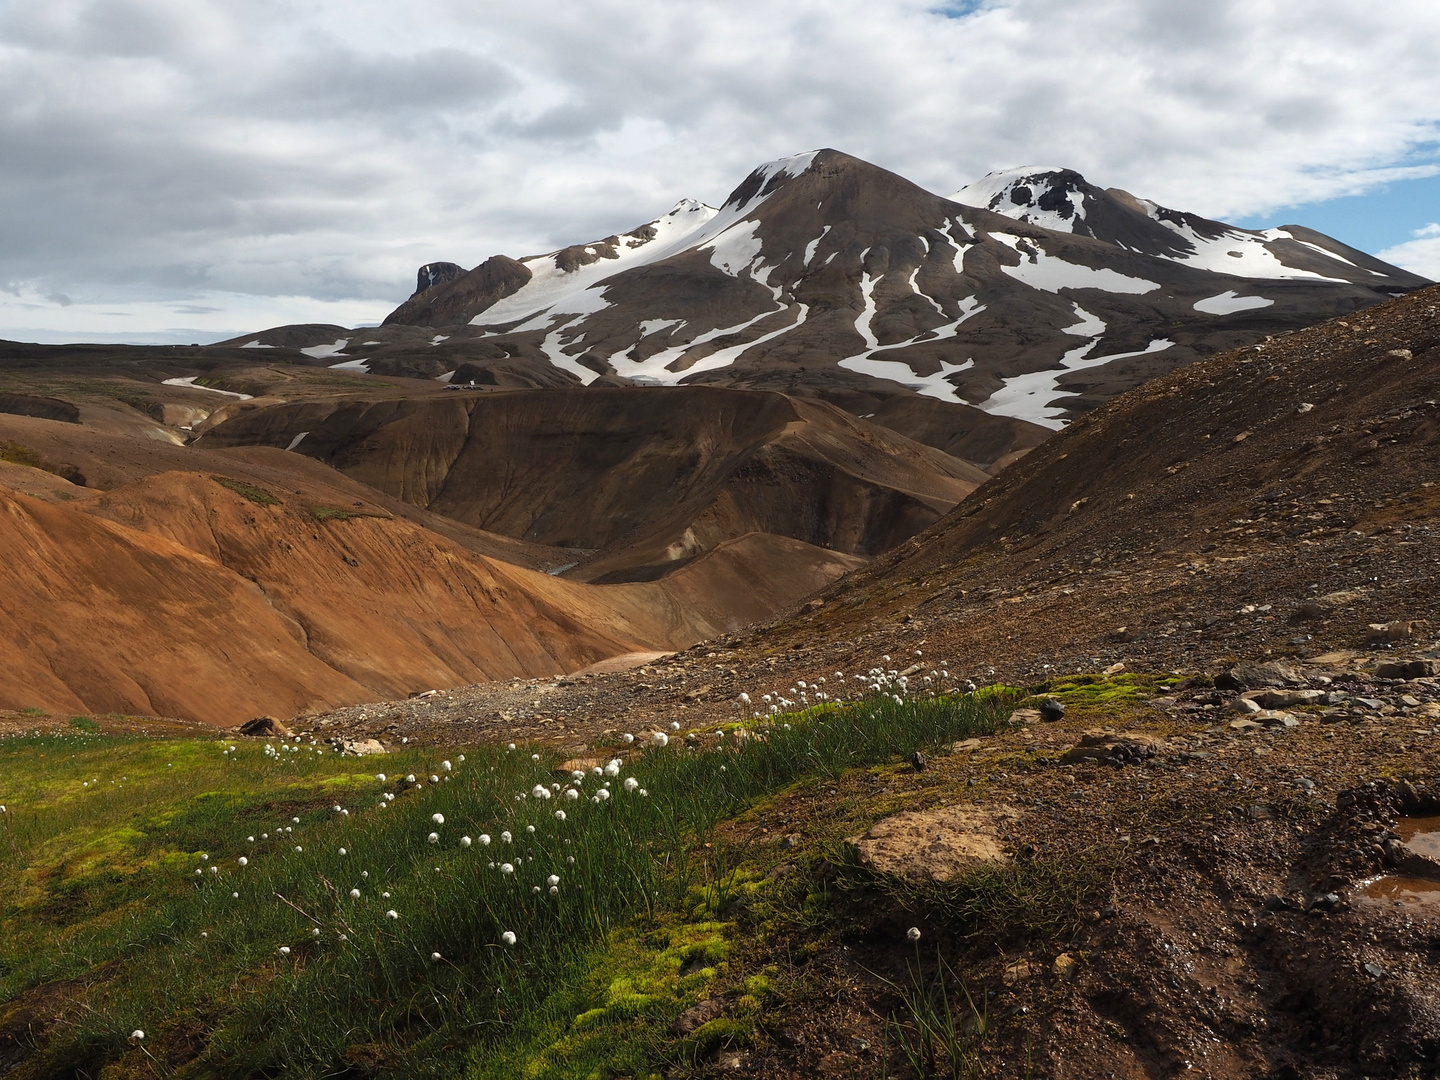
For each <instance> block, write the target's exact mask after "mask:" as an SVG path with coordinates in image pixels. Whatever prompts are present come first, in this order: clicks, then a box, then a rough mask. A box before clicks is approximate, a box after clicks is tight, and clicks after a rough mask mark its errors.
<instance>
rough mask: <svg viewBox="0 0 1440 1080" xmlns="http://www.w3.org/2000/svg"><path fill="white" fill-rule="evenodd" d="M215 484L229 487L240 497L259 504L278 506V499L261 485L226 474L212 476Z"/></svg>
mask: <svg viewBox="0 0 1440 1080" xmlns="http://www.w3.org/2000/svg"><path fill="white" fill-rule="evenodd" d="M211 479H212V480H214V481H215V482H216V483H217V484H219V485H220V486H221V487H223V488H229V489H230V490H231V491H233V492H234V493H235V494H236V495H239V496H240V497H241V498H244V499H249V500H250V501H251V502H253V503H255V504H257V505H259V506H279V505H280V500H279V499H278V498H276V497H275V496H274V495H272V494H271V493H270V492H268V491H266V490H265V489H264V488H262V487H256V486H255V485H254V484H247V483H245V481H243V480H232V479H231V478H230V477H228V476H212V477H211Z"/></svg>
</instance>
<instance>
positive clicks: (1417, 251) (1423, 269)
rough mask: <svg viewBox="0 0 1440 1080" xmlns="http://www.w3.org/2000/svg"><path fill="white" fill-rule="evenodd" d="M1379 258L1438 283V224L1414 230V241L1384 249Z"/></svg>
mask: <svg viewBox="0 0 1440 1080" xmlns="http://www.w3.org/2000/svg"><path fill="white" fill-rule="evenodd" d="M1380 258H1382V259H1384V260H1385V261H1386V262H1390V263H1394V264H1395V265H1396V266H1403V267H1404V268H1405V269H1406V270H1409V271H1412V272H1413V273H1416V274H1419V275H1420V276H1421V277H1427V278H1429V279H1430V280H1431V281H1440V223H1437V222H1433V221H1432V222H1431V223H1430V224H1429V225H1426V226H1423V227H1422V228H1419V229H1416V230H1415V239H1414V240H1410V241H1407V242H1406V243H1403V244H1396V245H1395V246H1394V247H1391V248H1386V249H1385V250H1384V251H1382V252H1380Z"/></svg>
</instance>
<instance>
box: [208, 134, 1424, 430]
mask: <svg viewBox="0 0 1440 1080" xmlns="http://www.w3.org/2000/svg"><path fill="white" fill-rule="evenodd" d="M428 280H430V279H429V277H428V276H425V275H422V284H423V283H424V282H425V281H428ZM1420 284H1423V281H1422V279H1420V278H1417V277H1416V276H1415V275H1413V274H1409V273H1406V272H1405V271H1403V270H1399V269H1397V268H1395V267H1393V266H1388V265H1386V264H1384V263H1382V262H1379V261H1378V260H1376V259H1374V258H1371V257H1370V256H1367V255H1364V254H1363V253H1361V252H1358V251H1355V250H1353V249H1351V248H1348V247H1346V246H1344V245H1342V244H1339V243H1337V242H1336V241H1334V240H1331V239H1329V238H1327V237H1324V236H1321V235H1320V234H1318V233H1313V232H1310V231H1309V230H1304V229H1300V228H1298V227H1288V226H1287V227H1286V228H1284V229H1273V230H1270V231H1269V232H1266V233H1256V232H1248V231H1245V230H1240V229H1236V228H1233V227H1231V226H1228V225H1224V224H1222V223H1219V222H1214V221H1208V220H1206V219H1204V218H1200V217H1197V216H1195V215H1192V214H1186V213H1181V212H1177V211H1172V210H1168V209H1166V208H1163V207H1160V206H1157V205H1156V204H1154V203H1150V202H1146V201H1144V200H1140V199H1137V198H1135V197H1133V196H1131V195H1129V194H1127V193H1125V192H1122V191H1118V190H1110V191H1103V190H1101V189H1099V188H1096V187H1094V186H1093V185H1090V184H1088V183H1087V182H1086V181H1085V180H1084V179H1083V178H1082V177H1080V176H1079V175H1078V174H1076V173H1074V172H1070V171H1067V170H1034V169H1031V170H1017V171H1015V172H1011V173H1003V174H996V175H993V176H990V177H987V178H986V179H985V180H983V181H981V182H979V183H978V184H976V185H972V187H970V188H966V189H964V190H963V191H961V192H960V193H958V194H957V195H956V196H955V197H954V198H953V199H945V198H941V197H940V196H937V195H933V194H931V193H929V192H927V191H924V190H922V189H921V188H919V187H917V186H915V185H914V184H912V183H910V182H909V181H908V180H905V179H904V178H903V177H900V176H897V175H895V174H894V173H890V172H886V171H885V170H883V169H879V168H876V167H875V166H872V165H869V164H867V163H865V162H863V161H860V160H858V159H856V158H853V157H849V156H848V155H845V154H842V153H839V152H837V151H834V150H821V151H817V152H814V153H809V154H801V155H797V156H795V157H792V158H786V159H782V160H780V161H776V162H771V163H770V164H768V165H764V166H762V167H760V168H759V169H756V170H755V171H754V172H752V173H751V174H750V175H749V176H748V177H747V178H746V179H745V181H744V182H743V183H742V184H741V185H740V186H739V187H738V188H736V190H735V191H734V192H733V193H732V194H731V195H730V197H729V198H728V199H727V200H726V201H725V202H724V204H723V205H722V206H721V207H720V208H719V209H718V210H717V209H713V208H711V207H707V206H704V205H702V204H700V203H696V202H693V201H686V202H682V203H681V204H679V205H678V206H677V207H676V208H675V209H674V210H672V211H671V212H670V213H668V214H666V215H664V216H663V217H661V218H657V219H656V220H655V221H652V222H650V223H649V224H647V225H644V226H641V227H640V228H638V229H635V230H632V231H631V232H629V233H626V234H624V235H616V236H611V237H607V238H606V239H604V240H601V241H596V242H594V243H591V244H585V245H577V246H574V247H569V248H565V249H563V250H561V251H557V252H552V253H549V254H546V255H540V256H533V257H529V258H525V259H521V260H513V259H508V258H505V257H503V256H496V257H494V258H492V259H490V260H488V261H487V262H485V263H484V264H482V265H481V266H480V267H478V268H476V269H475V270H473V271H471V272H470V273H468V274H466V275H464V276H463V277H459V278H455V279H453V280H438V281H437V282H436V283H435V284H431V285H428V286H427V287H426V288H424V289H423V290H422V291H420V292H418V293H417V294H416V295H415V296H413V297H412V298H411V299H410V300H408V301H406V303H405V304H403V305H401V307H400V308H398V309H397V310H396V311H395V312H394V313H393V314H392V315H391V316H390V317H389V318H388V319H387V320H386V326H384V327H382V328H380V329H378V330H374V331H370V330H366V331H357V332H355V333H354V334H351V335H348V337H347V338H346V339H345V341H344V342H341V344H343V345H344V352H343V355H344V356H345V357H346V359H345V360H344V361H342V362H343V363H344V364H345V365H346V366H348V367H353V368H357V369H361V370H370V371H376V372H383V373H389V374H394V373H399V372H400V371H401V370H402V369H403V368H405V366H406V365H413V364H414V363H415V362H416V361H415V359H414V355H415V352H416V349H415V340H416V331H417V330H420V329H421V328H424V331H425V332H433V336H432V338H431V342H432V343H433V346H434V347H437V348H439V347H444V348H446V349H447V350H451V351H452V353H455V354H456V355H457V356H458V355H459V354H463V353H464V351H465V350H474V352H475V354H476V355H475V357H474V359H473V360H472V361H471V364H472V366H471V367H470V368H468V369H466V370H463V371H462V370H459V368H460V365H459V364H451V365H449V366H446V365H445V364H444V363H443V362H442V359H441V358H440V357H439V356H436V357H433V358H431V359H432V364H431V365H430V366H433V367H435V368H437V369H443V370H436V371H435V372H434V374H435V375H437V376H439V377H449V378H459V379H462V380H468V378H475V377H477V376H478V378H479V379H480V380H481V381H493V380H494V379H496V378H498V376H494V375H491V374H489V372H490V371H491V370H492V368H491V366H490V365H499V366H500V369H513V368H514V365H516V364H517V363H523V364H524V365H525V366H526V370H527V371H529V372H531V373H533V372H534V370H535V368H534V365H535V363H536V362H538V361H540V360H548V361H549V363H550V364H552V365H553V366H554V367H555V368H556V369H558V370H559V371H562V372H565V373H568V375H569V376H571V377H573V378H574V379H575V380H577V381H579V382H581V383H586V384H589V383H593V382H595V381H596V380H597V379H600V378H604V379H606V380H611V379H614V378H624V379H628V380H632V381H637V382H658V383H664V384H675V383H678V382H682V381H683V382H686V383H697V382H703V383H711V384H718V385H725V386H735V387H764V388H768V389H782V390H784V391H786V392H787V393H792V394H808V395H814V396H818V397H822V398H825V399H827V400H831V401H833V402H835V403H837V404H840V405H841V406H842V407H844V408H847V409H850V410H851V411H853V412H856V413H857V414H858V415H864V414H865V413H872V412H876V411H877V408H876V407H877V405H878V402H879V400H882V399H889V398H893V397H896V396H901V397H905V396H914V395H915V394H921V395H925V396H929V397H931V398H934V399H936V400H939V401H942V402H944V403H946V404H949V405H954V406H962V405H970V406H978V407H979V408H981V409H983V410H984V411H985V412H987V413H990V414H992V415H994V416H998V417H1005V418H1014V419H1020V420H1024V421H1029V422H1034V423H1037V424H1041V425H1045V426H1047V427H1051V428H1054V427H1058V426H1059V425H1060V423H1061V421H1062V420H1064V419H1066V418H1071V417H1074V416H1076V415H1079V414H1080V413H1083V412H1084V411H1085V410H1087V409H1089V408H1092V407H1093V406H1094V405H1096V404H1098V403H1099V402H1101V401H1103V400H1106V399H1108V398H1109V397H1111V396H1113V395H1114V394H1116V393H1118V392H1120V391H1121V390H1124V389H1128V388H1129V387H1131V386H1134V385H1137V384H1138V383H1139V382H1141V381H1143V380H1144V379H1146V378H1149V377H1151V376H1153V375H1156V374H1159V373H1161V372H1163V371H1167V370H1170V369H1173V368H1174V367H1176V366H1178V365H1180V364H1182V363H1185V362H1188V361H1190V360H1193V359H1195V358H1196V357H1198V356H1202V355H1206V354H1209V353H1212V352H1215V351H1217V350H1221V349H1225V348H1229V347H1232V346H1235V345H1238V344H1243V343H1245V342H1249V341H1255V340H1259V339H1260V338H1262V337H1263V336H1265V335H1266V334H1274V333H1277V332H1282V331H1284V330H1290V329H1295V328H1298V327H1301V326H1304V325H1308V324H1310V323H1313V322H1315V321H1317V320H1319V319H1323V318H1325V317H1329V316H1334V315H1341V314H1344V313H1346V312H1349V311H1352V310H1354V309H1356V308H1360V307H1364V306H1368V305H1370V304H1372V303H1375V302H1376V301H1378V300H1381V299H1384V298H1386V297H1387V296H1391V295H1394V294H1396V293H1400V292H1404V291H1406V290H1407V289H1411V288H1414V287H1416V286H1418V285H1420ZM268 333H269V334H274V333H275V332H274V331H272V332H268ZM357 339H359V340H357ZM249 340H253V341H255V342H262V343H263V342H266V341H269V340H270V338H269V336H267V335H257V336H255V337H254V338H253V339H243V340H242V339H237V343H248V341H249ZM427 347H428V346H427ZM337 355H341V354H340V353H337ZM451 372H455V374H453V375H452V374H450V373H451ZM887 412H888V414H889V415H892V416H894V417H896V418H900V417H902V416H904V413H905V411H904V410H898V409H894V408H891V409H890V410H888V411H887ZM972 422H973V421H972V420H971V419H970V418H968V417H967V415H966V414H965V412H964V411H956V412H955V413H954V419H953V423H954V426H955V428H956V430H957V431H958V430H963V429H966V428H967V427H968V426H969V424H971V423H972ZM924 426H925V425H923V424H918V423H917V422H912V423H911V429H912V430H913V429H917V428H923V427H924ZM900 430H906V428H905V427H903V426H902V427H901V428H900ZM1018 446H1019V444H1018V443H1017V444H1016V445H1012V446H1010V447H1007V452H1008V450H1011V449H1016V448H1018Z"/></svg>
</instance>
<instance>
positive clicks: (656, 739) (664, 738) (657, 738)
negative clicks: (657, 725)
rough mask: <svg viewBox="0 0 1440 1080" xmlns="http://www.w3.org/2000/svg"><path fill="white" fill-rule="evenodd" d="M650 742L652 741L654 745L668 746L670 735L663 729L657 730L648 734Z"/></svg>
mask: <svg viewBox="0 0 1440 1080" xmlns="http://www.w3.org/2000/svg"><path fill="white" fill-rule="evenodd" d="M650 742H651V743H653V744H654V745H655V746H660V747H665V746H669V745H670V736H669V735H666V734H665V733H664V732H663V731H657V732H655V734H654V735H652V736H650Z"/></svg>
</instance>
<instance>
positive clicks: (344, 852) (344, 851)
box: [340, 847, 350, 855]
mask: <svg viewBox="0 0 1440 1080" xmlns="http://www.w3.org/2000/svg"><path fill="white" fill-rule="evenodd" d="M340 854H341V855H349V854H350V853H349V852H348V851H346V850H345V849H344V848H343V847H342V848H341V849H340Z"/></svg>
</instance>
